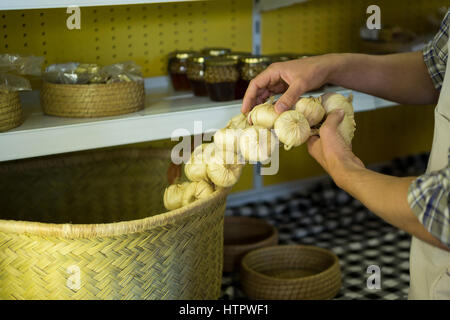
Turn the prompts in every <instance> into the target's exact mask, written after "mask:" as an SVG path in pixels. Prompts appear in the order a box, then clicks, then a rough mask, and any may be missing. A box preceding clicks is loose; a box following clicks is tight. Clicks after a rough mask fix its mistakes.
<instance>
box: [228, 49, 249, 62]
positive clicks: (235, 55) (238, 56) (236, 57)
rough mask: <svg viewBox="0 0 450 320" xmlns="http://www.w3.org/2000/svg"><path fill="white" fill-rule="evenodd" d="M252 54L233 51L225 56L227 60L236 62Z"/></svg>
mask: <svg viewBox="0 0 450 320" xmlns="http://www.w3.org/2000/svg"><path fill="white" fill-rule="evenodd" d="M251 55H252V54H251V53H250V52H236V51H232V52H230V53H227V54H226V55H225V57H226V58H230V59H234V60H239V59H241V58H242V57H248V56H251Z"/></svg>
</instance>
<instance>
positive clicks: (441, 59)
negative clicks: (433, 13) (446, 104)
mask: <svg viewBox="0 0 450 320" xmlns="http://www.w3.org/2000/svg"><path fill="white" fill-rule="evenodd" d="M449 25H450V10H448V11H447V14H446V15H445V17H444V20H442V23H441V26H440V28H439V31H438V33H437V34H436V35H435V36H434V38H433V39H432V40H431V41H430V42H429V43H428V44H427V45H426V46H425V47H424V48H423V51H422V54H423V60H424V62H425V65H426V66H427V68H428V73H429V74H430V77H431V80H432V81H433V84H434V87H435V88H436V89H437V90H438V91H440V90H441V87H442V82H443V81H444V75H445V68H446V65H447V57H448V46H447V42H448V34H449Z"/></svg>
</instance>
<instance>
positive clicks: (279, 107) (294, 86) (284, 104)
mask: <svg viewBox="0 0 450 320" xmlns="http://www.w3.org/2000/svg"><path fill="white" fill-rule="evenodd" d="M303 93H304V90H303V85H302V82H301V81H294V82H293V83H291V85H290V86H289V88H288V89H287V90H286V92H285V93H284V94H283V95H282V96H281V97H280V98H279V99H278V101H277V102H276V103H275V111H276V112H278V113H282V112H284V111H287V110H289V109H291V108H292V107H293V106H294V105H295V104H296V103H297V101H298V99H299V98H300V96H301V95H302V94H303Z"/></svg>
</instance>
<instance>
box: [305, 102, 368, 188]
mask: <svg viewBox="0 0 450 320" xmlns="http://www.w3.org/2000/svg"><path fill="white" fill-rule="evenodd" d="M344 115H345V112H344V111H343V110H340V109H338V110H335V111H333V112H331V113H330V114H328V116H327V119H326V120H325V122H324V123H323V125H322V126H321V127H320V130H319V134H320V137H318V136H312V137H311V138H309V140H308V152H309V154H310V155H311V156H312V157H313V158H314V159H316V161H317V162H318V163H319V164H320V165H321V166H322V167H323V168H324V169H325V171H327V172H328V174H329V175H330V176H331V177H332V178H333V180H334V181H335V182H336V184H337V185H340V183H341V180H342V178H345V175H346V172H348V170H355V169H364V168H365V167H364V163H363V162H362V161H361V160H360V159H359V158H358V157H357V156H355V155H354V154H353V152H352V147H351V145H348V144H346V143H345V141H344V139H343V138H342V136H341V135H340V134H339V132H338V131H337V128H338V126H339V124H340V123H341V121H342V119H343V118H344Z"/></svg>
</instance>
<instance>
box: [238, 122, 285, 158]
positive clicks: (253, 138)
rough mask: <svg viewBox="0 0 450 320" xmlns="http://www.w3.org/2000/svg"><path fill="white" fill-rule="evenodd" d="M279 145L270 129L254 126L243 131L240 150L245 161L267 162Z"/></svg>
mask: <svg viewBox="0 0 450 320" xmlns="http://www.w3.org/2000/svg"><path fill="white" fill-rule="evenodd" d="M277 144H278V139H277V137H276V136H275V135H274V134H273V132H272V131H271V130H270V129H266V128H262V127H258V126H252V127H250V128H247V129H244V130H243V132H242V134H241V139H240V141H239V148H240V150H241V153H242V156H243V157H244V159H245V160H247V161H252V162H256V161H260V162H266V161H268V160H269V159H270V157H271V155H272V153H273V151H274V150H275V148H276V147H277Z"/></svg>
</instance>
